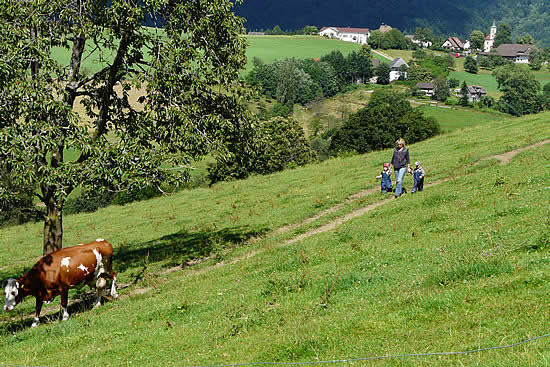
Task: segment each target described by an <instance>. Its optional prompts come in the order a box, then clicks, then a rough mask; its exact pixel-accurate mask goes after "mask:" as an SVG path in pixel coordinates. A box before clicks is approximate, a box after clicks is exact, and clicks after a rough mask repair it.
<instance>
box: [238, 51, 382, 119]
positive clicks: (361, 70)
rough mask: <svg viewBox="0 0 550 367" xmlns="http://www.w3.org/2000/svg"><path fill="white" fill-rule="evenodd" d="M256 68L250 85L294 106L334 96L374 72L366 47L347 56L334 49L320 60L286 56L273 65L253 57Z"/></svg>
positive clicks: (247, 79) (285, 103)
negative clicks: (286, 57)
mask: <svg viewBox="0 0 550 367" xmlns="http://www.w3.org/2000/svg"><path fill="white" fill-rule="evenodd" d="M253 64H254V67H253V69H252V71H251V72H250V73H249V74H248V75H247V76H246V81H247V82H248V83H249V84H250V85H254V86H260V87H261V91H262V93H263V94H264V95H265V96H267V97H268V98H272V99H276V100H277V101H278V102H279V103H280V104H282V105H285V106H288V107H290V109H291V108H292V106H293V105H294V104H295V103H299V104H306V103H308V102H311V101H313V100H315V99H317V98H322V97H331V96H334V95H335V94H337V93H339V92H341V91H343V90H344V89H345V87H346V86H347V85H349V84H353V83H357V82H361V81H365V80H368V79H369V78H371V77H372V75H373V65H372V59H371V55H370V50H369V49H368V48H366V47H363V48H362V49H361V50H360V51H359V52H356V51H353V52H351V53H350V54H348V56H347V57H344V55H343V54H342V53H341V52H340V51H332V52H331V53H329V54H327V55H324V56H323V57H321V58H320V60H313V59H306V60H296V59H284V60H277V61H275V62H272V63H270V64H265V63H263V62H262V61H261V60H260V59H258V58H255V59H254V60H253Z"/></svg>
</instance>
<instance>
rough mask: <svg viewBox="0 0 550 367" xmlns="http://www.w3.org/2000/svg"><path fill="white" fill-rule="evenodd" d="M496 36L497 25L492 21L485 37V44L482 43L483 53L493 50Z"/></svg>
mask: <svg viewBox="0 0 550 367" xmlns="http://www.w3.org/2000/svg"><path fill="white" fill-rule="evenodd" d="M496 36H497V25H496V23H495V21H494V20H493V25H492V26H491V30H490V31H489V34H488V35H487V37H485V42H484V43H483V51H485V52H489V51H491V49H492V48H493V44H494V43H495V38H496Z"/></svg>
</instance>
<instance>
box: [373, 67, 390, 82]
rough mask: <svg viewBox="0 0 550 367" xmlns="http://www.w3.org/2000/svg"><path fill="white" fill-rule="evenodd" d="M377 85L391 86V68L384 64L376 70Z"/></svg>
mask: <svg viewBox="0 0 550 367" xmlns="http://www.w3.org/2000/svg"><path fill="white" fill-rule="evenodd" d="M376 76H377V77H378V79H377V80H376V84H390V66H389V65H388V64H386V63H384V62H381V63H380V65H378V67H377V68H376Z"/></svg>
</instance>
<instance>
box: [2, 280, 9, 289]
mask: <svg viewBox="0 0 550 367" xmlns="http://www.w3.org/2000/svg"><path fill="white" fill-rule="evenodd" d="M7 285H8V280H7V279H6V280H3V281H2V288H6V286H7Z"/></svg>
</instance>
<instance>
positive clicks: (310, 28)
mask: <svg viewBox="0 0 550 367" xmlns="http://www.w3.org/2000/svg"><path fill="white" fill-rule="evenodd" d="M317 33H319V29H317V27H316V26H314V25H306V26H305V27H304V34H306V35H312V34H317Z"/></svg>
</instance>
